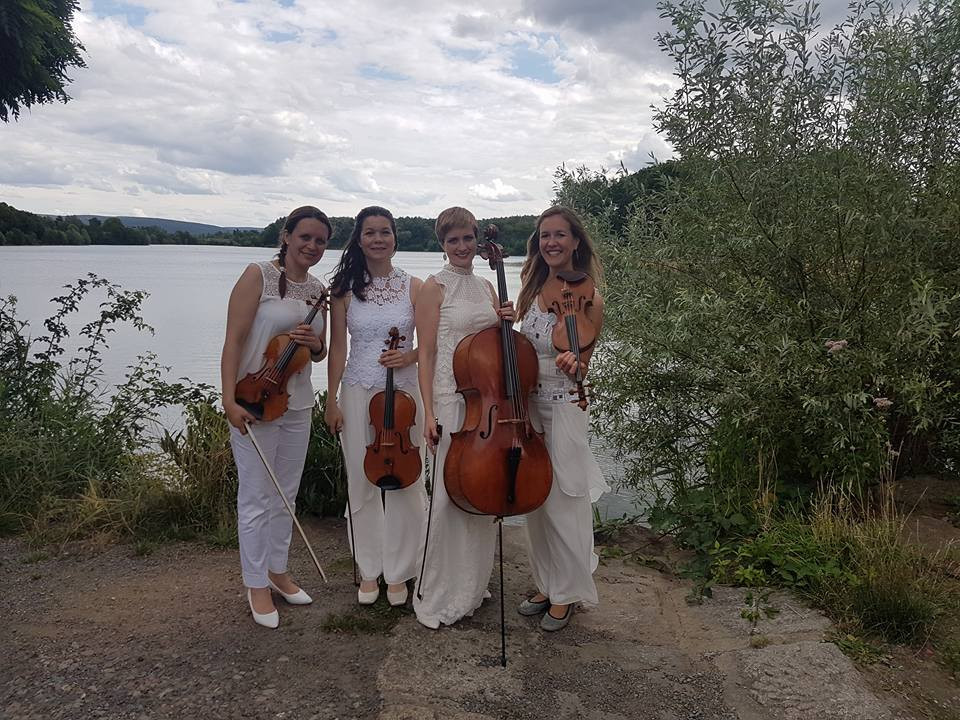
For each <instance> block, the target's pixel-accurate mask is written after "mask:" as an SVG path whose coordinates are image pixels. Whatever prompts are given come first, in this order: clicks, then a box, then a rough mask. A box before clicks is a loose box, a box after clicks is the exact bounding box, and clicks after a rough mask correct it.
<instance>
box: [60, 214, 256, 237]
mask: <svg viewBox="0 0 960 720" xmlns="http://www.w3.org/2000/svg"><path fill="white" fill-rule="evenodd" d="M71 217H76V218H77V219H79V220H82V221H83V222H90V219H91V218H97V219H98V220H101V221H103V220H106V219H107V218H108V217H114V216H113V215H72V216H71ZM116 217H117V219H118V220H119V221H120V222H122V223H123V224H124V226H126V227H131V228H147V227H156V228H160V229H161V230H166V231H167V232H169V233H175V232H185V233H190V234H191V235H198V236H200V235H218V234H228V233H232V232H233V231H234V230H240V231H241V232H246V231H248V230H253V231H256V232H260V231H261V230H262V229H263V228H258V227H233V226H230V227H221V226H220V225H207V224H206V223H195V222H187V221H185V220H168V219H167V218H150V217H128V216H125V215H119V216H116Z"/></svg>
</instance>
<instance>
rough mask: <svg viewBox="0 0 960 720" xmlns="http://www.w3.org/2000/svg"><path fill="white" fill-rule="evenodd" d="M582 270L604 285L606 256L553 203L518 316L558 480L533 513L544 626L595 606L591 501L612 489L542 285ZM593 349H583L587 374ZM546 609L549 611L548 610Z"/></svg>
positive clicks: (530, 256) (535, 603)
mask: <svg viewBox="0 0 960 720" xmlns="http://www.w3.org/2000/svg"><path fill="white" fill-rule="evenodd" d="M564 270H567V271H570V270H579V271H582V272H585V273H587V274H588V275H590V277H591V278H593V280H594V282H596V283H597V284H598V285H599V284H600V283H601V281H602V279H603V276H602V270H601V267H600V260H599V258H598V257H597V254H596V252H595V251H594V249H593V244H592V242H591V241H590V236H589V235H588V234H587V231H586V230H585V229H584V227H583V224H582V223H581V222H580V219H579V218H578V217H577V216H576V214H574V213H573V212H572V211H570V210H568V209H567V208H563V207H552V208H550V209H548V210H546V211H544V213H543V214H542V215H540V217H539V218H538V220H537V228H536V230H534V232H533V234H532V235H531V236H530V239H529V241H528V243H527V259H526V262H524V264H523V268H522V269H521V271H520V279H521V283H522V285H521V288H520V294H519V296H518V298H517V315H518V316H519V317H520V318H521V320H522V323H521V332H523V334H524V335H526V336H527V337H528V338H529V339H530V341H531V342H532V343H533V346H534V347H535V348H536V350H537V355H538V357H539V360H540V374H539V378H538V386H537V391H536V392H535V393H534V394H533V395H532V396H531V400H530V418H531V421H532V422H533V423H534V425H535V426H536V427H538V428H541V429H542V430H543V433H544V440H546V443H547V450H548V451H549V453H550V460H551V462H552V463H553V487H552V488H551V490H550V495H549V496H548V497H547V500H546V502H545V503H544V504H543V505H541V506H540V507H539V508H537V509H536V510H534V511H533V512H532V513H530V514H529V515H527V538H528V551H529V557H530V567H531V569H532V571H533V579H534V582H535V583H536V585H537V590H538V592H537V593H536V594H535V595H534V596H533V597H531V598H529V599H527V600H525V601H524V602H523V603H522V604H521V605H520V608H519V611H520V613H521V614H522V615H536V614H538V613H541V612H543V613H544V615H543V618H542V619H541V622H540V627H541V628H543V629H544V630H559V629H561V628H563V627H564V626H566V624H567V622H568V621H569V619H570V615H571V613H572V609H573V605H574V603H585V604H588V605H595V604H596V603H597V588H596V585H595V584H594V582H593V571H594V570H595V569H596V567H597V560H598V558H597V556H596V555H595V554H594V552H593V512H592V509H591V503H592V502H593V501H595V500H597V498H599V497H600V494H601V493H602V492H604V491H605V490H608V489H609V488H608V487H607V485H606V483H605V482H604V480H603V475H602V474H601V472H600V466H599V465H597V461H596V459H595V458H594V456H593V452H592V451H591V450H590V445H589V443H588V439H587V413H586V412H584V411H583V410H581V409H580V408H579V407H578V406H577V405H575V404H573V403H572V402H571V401H570V400H571V397H574V396H572V395H571V394H570V390H571V389H573V388H574V387H575V384H574V381H573V379H572V376H573V375H574V374H575V372H576V369H577V360H576V357H575V356H574V354H573V353H572V352H563V353H559V352H557V351H556V350H555V349H554V347H553V342H552V340H551V336H552V333H553V326H554V324H555V323H556V322H557V317H556V315H554V314H552V313H550V312H547V307H546V306H545V305H544V303H543V300H542V298H541V296H540V290H541V288H542V287H543V285H544V282H545V281H546V280H547V278H548V277H549V276H550V275H551V274H553V275H555V274H556V273H557V272H560V271H564ZM586 314H587V317H588V318H589V319H590V320H591V321H592V322H593V325H594V326H595V327H596V330H597V334H598V335H599V334H600V329H601V327H602V326H603V298H601V297H600V293H599V292H597V293H596V294H595V295H594V298H593V304H592V305H590V306H588V308H587V310H586ZM591 354H592V351H587V352H585V353H581V356H580V358H581V369H582V371H583V373H584V374H586V371H587V364H588V362H589V360H590V355H591ZM544 611H546V612H544Z"/></svg>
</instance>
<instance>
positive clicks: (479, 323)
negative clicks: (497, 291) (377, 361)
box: [433, 265, 500, 400]
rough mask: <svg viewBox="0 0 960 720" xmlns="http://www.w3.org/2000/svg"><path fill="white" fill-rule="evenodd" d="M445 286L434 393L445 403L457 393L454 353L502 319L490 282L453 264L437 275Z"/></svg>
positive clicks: (438, 330)
mask: <svg viewBox="0 0 960 720" xmlns="http://www.w3.org/2000/svg"><path fill="white" fill-rule="evenodd" d="M433 277H434V279H436V281H437V283H438V284H440V285H442V286H443V302H442V303H441V304H440V321H439V323H438V325H437V363H436V371H435V372H434V375H433V394H434V397H435V399H437V400H441V399H444V398H445V397H449V396H452V395H454V394H455V393H456V392H457V381H456V379H455V378H454V376H453V353H454V351H455V350H456V349H457V344H458V343H459V342H460V341H461V340H463V338H465V337H466V336H467V335H470V334H472V333H475V332H479V331H480V330H485V329H486V328H488V327H494V326H496V325H497V324H498V323H499V322H500V320H499V317H498V316H497V313H496V311H495V310H494V309H493V297H492V295H491V291H492V290H491V286H490V283H489V282H487V281H486V280H484V279H483V278H480V277H477V276H476V275H474V274H473V270H472V269H470V270H464V269H463V268H459V267H455V266H453V265H446V266H444V268H443V270H441V271H440V272H438V273H437V274H436V275H434V276H433Z"/></svg>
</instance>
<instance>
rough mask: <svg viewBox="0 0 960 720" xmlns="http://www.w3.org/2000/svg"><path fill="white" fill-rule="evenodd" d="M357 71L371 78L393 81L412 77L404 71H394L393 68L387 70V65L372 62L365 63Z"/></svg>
mask: <svg viewBox="0 0 960 720" xmlns="http://www.w3.org/2000/svg"><path fill="white" fill-rule="evenodd" d="M357 71H358V72H359V73H360V74H361V75H362V76H363V77H365V78H370V79H371V80H391V81H393V82H401V81H403V80H409V79H410V78H409V77H408V76H406V75H403V74H402V73H398V72H393V71H392V70H387V69H386V68H385V67H382V66H380V65H373V64H371V63H364V64H363V65H361V66H360V67H359V68H357Z"/></svg>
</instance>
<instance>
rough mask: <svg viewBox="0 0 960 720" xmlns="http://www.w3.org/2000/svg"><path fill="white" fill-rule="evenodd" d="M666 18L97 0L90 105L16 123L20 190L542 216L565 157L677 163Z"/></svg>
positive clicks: (5, 132)
mask: <svg viewBox="0 0 960 720" xmlns="http://www.w3.org/2000/svg"><path fill="white" fill-rule="evenodd" d="M478 6H482V7H483V8H484V9H483V10H482V11H481V10H478V9H477V7H478ZM659 27H662V22H661V21H660V20H659V18H658V13H657V11H656V8H655V0H593V1H592V2H583V1H582V0H487V1H486V2H485V3H475V2H459V1H458V0H455V1H450V2H440V1H438V0H392V1H390V0H351V1H349V2H330V1H329V0H247V1H246V2H241V1H234V0H178V1H176V2H172V1H170V0H128V1H126V2H121V1H119V0H81V11H80V13H79V14H78V15H77V16H76V18H75V21H74V29H75V31H76V33H77V35H78V37H79V39H80V40H81V42H82V43H83V44H84V46H85V47H86V54H85V59H86V62H87V65H88V67H87V68H86V69H81V70H75V71H73V73H72V75H73V83H72V84H71V85H70V87H69V92H70V94H71V95H72V96H73V100H72V101H71V102H70V103H68V104H66V105H60V104H56V105H46V106H41V107H35V108H34V109H33V110H32V111H26V112H24V113H23V114H22V115H21V118H20V120H19V122H11V123H10V124H8V125H6V126H0V143H2V148H3V152H2V153H0V200H4V201H6V202H8V203H11V204H12V205H14V206H16V207H19V208H22V209H25V210H30V211H33V212H40V213H55V214H70V213H97V214H117V215H148V216H161V217H170V218H176V219H184V220H193V221H199V222H210V223H215V224H221V225H254V226H262V225H264V224H266V223H268V222H270V221H272V220H273V219H275V218H276V217H277V216H279V215H282V214H285V213H286V212H287V211H288V210H289V209H291V208H293V207H295V206H297V205H300V204H304V203H310V204H315V205H318V206H320V207H321V208H323V209H324V210H326V211H327V212H328V213H330V214H334V215H353V214H354V213H356V211H357V210H358V209H359V208H360V207H363V206H364V205H369V204H373V203H376V204H382V205H385V206H387V207H389V208H391V209H392V210H394V212H396V213H397V214H400V215H413V214H418V215H425V216H432V215H435V214H436V213H437V211H439V210H440V209H442V208H444V207H447V206H449V205H452V204H461V205H465V206H467V207H470V208H472V209H473V210H474V211H475V212H476V213H477V215H479V216H494V215H509V214H515V213H537V212H539V211H540V210H542V209H543V208H544V207H545V206H546V205H547V204H548V202H549V199H550V197H551V186H552V176H553V172H554V170H555V169H556V167H557V166H558V165H560V164H561V163H566V164H567V165H568V166H572V165H579V164H586V165H588V166H590V167H592V168H599V167H601V166H604V167H616V166H617V164H618V163H619V162H621V161H622V162H623V163H624V164H625V165H626V167H627V168H628V169H630V170H636V169H639V168H640V167H642V166H643V165H645V164H646V162H648V160H649V156H650V154H651V153H653V154H655V155H656V156H657V157H659V158H665V157H668V156H669V155H670V148H669V147H668V146H667V145H666V144H665V143H664V141H663V140H662V139H661V138H659V137H658V136H657V134H656V133H655V132H654V131H653V130H652V128H651V109H650V106H651V104H655V103H658V102H659V101H660V99H661V98H662V97H664V96H665V95H667V94H668V93H669V92H670V91H671V89H672V88H673V87H674V83H675V80H674V78H673V76H672V68H671V66H670V65H669V63H668V62H667V61H666V59H665V58H663V57H662V56H661V55H660V53H659V52H658V49H657V47H656V42H655V40H654V35H655V33H656V31H657V29H658V28H659Z"/></svg>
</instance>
